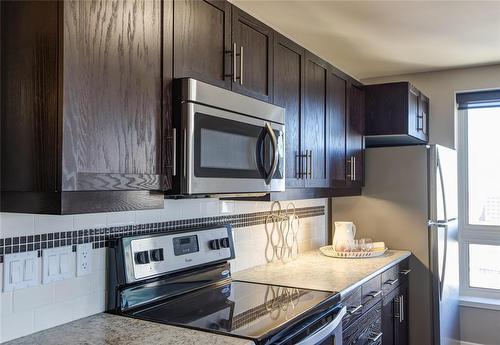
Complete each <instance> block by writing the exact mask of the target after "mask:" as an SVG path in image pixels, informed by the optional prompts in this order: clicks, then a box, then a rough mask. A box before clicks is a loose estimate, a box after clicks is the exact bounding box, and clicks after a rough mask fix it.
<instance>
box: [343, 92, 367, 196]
mask: <svg viewBox="0 0 500 345" xmlns="http://www.w3.org/2000/svg"><path fill="white" fill-rule="evenodd" d="M346 133H347V134H346V136H347V139H346V143H347V144H346V145H347V148H346V156H347V181H348V185H349V186H351V187H360V186H361V185H362V184H363V180H364V149H365V139H364V133H365V91H364V89H363V87H362V86H359V85H355V84H352V83H351V84H350V85H349V111H348V115H347V130H346Z"/></svg>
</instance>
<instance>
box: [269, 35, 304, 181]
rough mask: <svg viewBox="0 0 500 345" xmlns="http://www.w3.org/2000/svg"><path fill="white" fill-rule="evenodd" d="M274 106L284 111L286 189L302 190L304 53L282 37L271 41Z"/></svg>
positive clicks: (300, 48) (277, 36)
mask: <svg viewBox="0 0 500 345" xmlns="http://www.w3.org/2000/svg"><path fill="white" fill-rule="evenodd" d="M274 60H275V61H279V64H277V65H276V66H274V103H275V104H277V105H279V106H282V107H284V108H285V109H286V112H285V114H286V135H285V138H286V139H285V140H286V141H285V149H286V153H285V164H286V165H285V174H286V175H285V176H286V187H290V188H300V187H303V186H304V181H305V180H304V176H303V175H302V174H301V172H302V169H303V163H304V162H303V160H302V159H301V158H300V153H301V150H302V149H301V147H302V128H301V123H302V114H303V110H304V109H303V102H302V99H303V88H302V80H303V79H304V68H303V66H304V49H303V48H302V47H300V46H299V45H297V44H295V43H293V42H292V41H290V40H288V39H287V38H285V37H284V36H282V35H279V34H276V35H275V38H274Z"/></svg>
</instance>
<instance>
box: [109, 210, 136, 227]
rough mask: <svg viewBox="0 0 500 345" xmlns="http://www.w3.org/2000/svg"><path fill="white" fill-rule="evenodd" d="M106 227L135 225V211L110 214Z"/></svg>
mask: <svg viewBox="0 0 500 345" xmlns="http://www.w3.org/2000/svg"><path fill="white" fill-rule="evenodd" d="M106 218H107V225H108V226H125V225H134V224H135V211H125V212H112V213H108V214H107V216H106Z"/></svg>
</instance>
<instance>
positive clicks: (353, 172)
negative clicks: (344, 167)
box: [352, 157, 356, 181]
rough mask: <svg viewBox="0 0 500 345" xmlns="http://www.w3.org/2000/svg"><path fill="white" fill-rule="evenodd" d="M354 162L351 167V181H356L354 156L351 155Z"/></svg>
mask: <svg viewBox="0 0 500 345" xmlns="http://www.w3.org/2000/svg"><path fill="white" fill-rule="evenodd" d="M352 159H353V161H354V163H353V165H352V166H353V167H352V176H354V177H353V181H356V157H352Z"/></svg>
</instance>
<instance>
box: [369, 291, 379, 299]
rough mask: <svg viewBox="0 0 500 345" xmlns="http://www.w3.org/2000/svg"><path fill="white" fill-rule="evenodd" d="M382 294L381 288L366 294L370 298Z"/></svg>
mask: <svg viewBox="0 0 500 345" xmlns="http://www.w3.org/2000/svg"><path fill="white" fill-rule="evenodd" d="M381 294H382V290H378V291H377V292H370V293H369V294H368V295H367V296H370V297H371V298H377V297H378V296H380V295H381Z"/></svg>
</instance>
